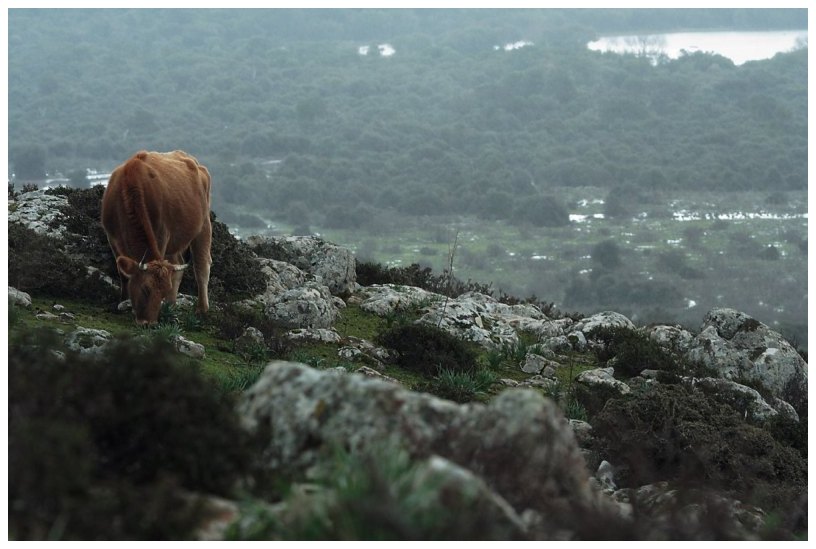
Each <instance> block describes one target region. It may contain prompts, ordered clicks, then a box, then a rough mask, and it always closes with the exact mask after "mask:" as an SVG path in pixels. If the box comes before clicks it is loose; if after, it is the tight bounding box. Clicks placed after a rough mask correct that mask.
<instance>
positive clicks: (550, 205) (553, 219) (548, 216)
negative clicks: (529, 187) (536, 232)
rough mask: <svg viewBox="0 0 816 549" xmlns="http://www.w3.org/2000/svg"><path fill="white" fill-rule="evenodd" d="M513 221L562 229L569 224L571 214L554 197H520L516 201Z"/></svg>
mask: <svg viewBox="0 0 816 549" xmlns="http://www.w3.org/2000/svg"><path fill="white" fill-rule="evenodd" d="M512 221H513V222H515V223H519V222H521V223H530V224H531V225H533V226H535V227H562V226H564V225H568V224H569V212H568V211H567V208H566V207H565V206H564V204H562V203H561V201H559V200H558V199H557V198H555V197H553V196H532V197H529V196H528V197H520V198H517V199H516V207H515V210H514V214H513V220H512Z"/></svg>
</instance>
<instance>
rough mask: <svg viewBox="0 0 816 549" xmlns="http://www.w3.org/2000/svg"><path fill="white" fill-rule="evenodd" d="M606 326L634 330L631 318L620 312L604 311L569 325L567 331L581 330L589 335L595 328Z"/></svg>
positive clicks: (604, 327) (605, 327)
mask: <svg viewBox="0 0 816 549" xmlns="http://www.w3.org/2000/svg"><path fill="white" fill-rule="evenodd" d="M608 328H629V329H630V330H634V329H635V325H634V324H633V323H632V321H631V320H629V319H628V318H626V317H625V316H624V315H622V314H620V313H616V312H614V311H604V312H602V313H596V314H594V315H592V316H590V317H588V318H584V319H583V320H580V321H578V322H576V323H575V324H573V325H572V326H571V327H570V330H569V331H570V332H583V333H584V336H586V337H589V336H591V334H592V332H593V331H595V330H599V329H608Z"/></svg>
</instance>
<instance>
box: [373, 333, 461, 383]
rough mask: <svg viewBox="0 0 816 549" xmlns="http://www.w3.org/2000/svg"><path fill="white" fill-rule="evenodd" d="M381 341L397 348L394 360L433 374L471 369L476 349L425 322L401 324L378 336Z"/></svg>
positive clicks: (382, 343)
mask: <svg viewBox="0 0 816 549" xmlns="http://www.w3.org/2000/svg"><path fill="white" fill-rule="evenodd" d="M378 341H379V343H380V344H381V345H383V346H385V347H388V348H389V349H393V350H395V351H397V353H398V354H399V358H398V359H397V364H398V365H399V366H401V367H403V368H405V369H407V370H412V371H419V372H421V373H423V374H425V375H428V376H435V375H437V374H438V373H439V372H440V371H442V370H443V369H446V370H450V371H453V372H473V371H475V369H476V359H477V353H476V351H475V350H474V348H473V346H472V345H471V344H469V343H467V342H466V341H463V340H461V339H459V338H457V337H455V336H453V335H451V334H449V333H447V332H445V331H444V330H441V329H439V328H437V327H435V326H430V325H427V324H403V325H397V326H394V327H392V328H391V329H389V330H387V331H385V332H383V333H381V334H380V335H379V336H378Z"/></svg>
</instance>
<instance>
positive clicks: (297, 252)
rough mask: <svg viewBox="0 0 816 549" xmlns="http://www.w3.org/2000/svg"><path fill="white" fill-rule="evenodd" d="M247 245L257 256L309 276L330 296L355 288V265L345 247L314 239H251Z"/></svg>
mask: <svg viewBox="0 0 816 549" xmlns="http://www.w3.org/2000/svg"><path fill="white" fill-rule="evenodd" d="M247 244H249V246H250V247H251V248H252V250H253V251H254V252H255V253H256V254H258V255H259V256H261V257H268V258H271V259H276V260H279V261H285V262H287V263H291V264H292V265H294V266H296V267H297V268H299V269H301V270H303V271H305V272H307V273H309V274H310V275H312V276H313V277H315V279H316V280H318V281H319V282H320V283H322V284H325V285H326V286H327V287H328V288H329V291H331V293H332V294H334V295H343V294H348V293H351V292H354V291H355V290H356V289H357V262H356V259H355V258H354V253H353V252H352V251H351V250H349V249H348V248H344V247H342V246H338V245H336V244H332V243H331V242H326V241H325V240H322V239H320V238H317V237H314V236H281V237H261V236H252V237H249V238H248V239H247Z"/></svg>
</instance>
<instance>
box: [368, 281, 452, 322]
mask: <svg viewBox="0 0 816 549" xmlns="http://www.w3.org/2000/svg"><path fill="white" fill-rule="evenodd" d="M358 297H359V298H361V299H362V302H361V303H360V308H361V309H362V310H364V311H366V312H369V313H373V314H375V315H377V316H388V315H390V314H393V313H396V312H401V311H407V310H409V309H412V308H415V307H425V306H427V305H429V304H430V303H432V302H434V301H444V300H445V296H442V295H439V294H435V293H433V292H429V291H427V290H423V289H422V288H416V287H414V286H400V285H397V284H374V285H372V286H366V287H364V288H361V289H360V291H359V292H358Z"/></svg>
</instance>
